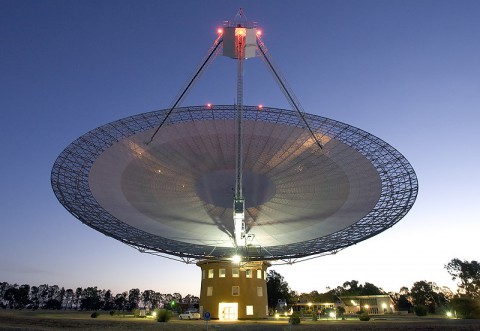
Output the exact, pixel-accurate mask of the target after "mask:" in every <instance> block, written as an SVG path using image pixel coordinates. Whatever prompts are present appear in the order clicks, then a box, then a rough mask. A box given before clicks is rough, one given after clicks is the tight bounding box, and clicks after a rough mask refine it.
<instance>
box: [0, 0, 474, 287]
mask: <svg viewBox="0 0 480 331" xmlns="http://www.w3.org/2000/svg"><path fill="white" fill-rule="evenodd" d="M239 7H244V9H245V13H246V15H247V17H248V18H249V19H250V20H253V21H257V22H258V24H259V26H260V27H261V29H262V30H263V40H264V42H265V43H266V45H267V47H268V49H269V50H270V52H271V54H272V56H273V58H274V59H275V62H276V64H277V66H278V67H279V68H280V69H281V71H282V72H283V74H284V76H285V77H286V79H287V80H288V82H289V85H290V86H291V88H292V89H293V90H294V91H295V93H296V95H297V97H298V98H299V99H300V101H301V103H302V105H303V107H304V109H305V110H306V111H307V112H309V113H313V114H317V115H321V116H325V117H329V118H333V119H335V120H339V121H342V122H346V123H348V124H351V125H354V126H356V127H359V128H361V129H364V130H366V131H369V132H370V133H372V134H374V135H376V136H378V137H380V138H381V139H383V140H385V141H387V142H388V143H389V144H391V145H392V146H394V147H395V148H397V149H398V150H399V151H400V152H401V153H402V154H404V155H405V157H406V158H407V159H408V160H409V161H410V162H411V164H412V165H413V167H414V169H415V170H416V172H417V175H418V178H419V183H420V192H419V196H418V199H417V202H416V204H415V205H414V207H413V209H412V210H411V212H410V213H409V214H408V215H407V216H406V217H405V218H404V219H403V220H402V221H400V222H399V223H398V224H397V225H395V226H394V227H393V228H391V229H389V230H387V231H385V232H383V233H381V234H380V235H378V236H376V237H374V238H372V239H369V240H367V241H365V242H362V243H359V244H357V245H355V246H353V247H350V248H347V249H345V250H343V251H341V252H340V253H338V254H337V255H334V256H328V257H323V258H319V259H315V260H311V261H308V262H303V263H301V264H297V265H294V266H282V267H274V269H275V270H277V271H278V272H280V273H281V274H282V275H283V276H284V277H285V278H286V280H287V282H288V283H289V284H290V285H291V287H292V289H294V290H296V291H299V292H310V291H312V290H318V291H320V292H321V291H324V290H325V288H326V287H327V286H329V287H335V286H337V285H341V284H343V282H344V281H347V280H352V279H357V280H359V281H360V282H365V281H368V282H372V283H374V284H375V285H377V286H380V287H383V288H384V289H385V290H387V291H390V290H393V291H398V290H399V289H400V287H401V286H408V287H411V286H412V284H413V282H415V281H418V280H427V281H435V282H436V283H437V284H438V285H441V286H443V285H446V286H449V287H451V288H452V289H455V283H454V282H452V281H451V279H450V277H449V276H448V273H447V272H446V271H445V269H444V267H443V266H444V264H446V263H447V262H448V261H450V260H451V259H452V258H454V257H458V258H461V259H467V260H479V258H480V257H479V255H478V252H479V251H480V244H479V240H478V233H479V232H480V231H479V230H480V219H479V214H480V213H479V211H480V210H479V202H478V190H479V187H480V175H479V174H480V171H479V170H478V169H479V164H480V157H479V155H480V152H479V150H480V149H479V147H478V142H479V141H480V129H479V128H478V126H479V124H480V118H479V117H480V115H479V113H480V64H479V63H480V60H479V59H480V42H479V40H480V23H479V19H478V13H479V12H480V2H479V1H466V0H465V1H441V0H435V1H424V0H422V1H405V0H402V1H393V0H392V1H281V2H280V1H262V2H260V1H182V2H181V1H148V0H144V1H133V0H132V1H107V0H103V1H88V0H87V1H86V0H82V1H75V0H71V1H60V0H59V1H47V0H45V1H23V0H0V128H1V130H0V137H1V142H2V149H3V150H2V153H1V154H2V162H1V163H0V167H1V174H2V176H1V179H0V207H1V210H2V213H1V216H0V224H1V227H0V251H1V252H2V254H0V281H7V282H10V283H15V282H16V283H19V284H23V283H29V284H31V285H38V284H43V283H47V284H50V285H53V284H58V285H60V286H65V287H72V288H74V287H77V286H91V285H96V286H98V287H100V288H105V289H107V288H110V289H112V290H113V291H116V292H119V291H122V290H128V289H130V288H133V287H138V288H140V289H142V290H144V289H154V290H157V291H160V292H180V293H182V294H187V293H191V294H196V295H198V294H199V290H200V270H199V268H198V267H196V266H194V265H193V266H192V265H184V264H182V263H178V262H174V261H170V260H167V259H163V258H159V257H155V256H149V255H144V254H141V253H139V252H137V251H136V250H134V249H132V248H130V247H128V246H126V245H124V244H121V243H120V242H118V241H116V240H114V239H111V238H108V237H106V236H104V235H102V234H100V233H99V232H96V231H95V230H93V229H91V228H89V227H87V226H85V225H83V224H82V223H81V222H80V221H78V220H76V219H75V218H74V217H73V216H71V215H70V214H69V213H68V212H67V211H66V210H65V209H64V208H63V207H62V206H61V205H60V203H59V202H58V201H57V200H56V198H55V196H54V194H53V191H52V189H51V186H50V171H51V167H52V165H53V162H54V161H55V159H56V157H57V156H58V154H59V153H60V152H61V151H62V150H63V149H64V148H65V147H66V146H67V145H68V144H70V143H71V142H72V141H73V140H74V139H76V138H77V137H79V136H80V135H82V134H84V133H86V132H87V131H89V130H91V129H94V128H96V127H98V126H100V125H103V124H105V123H107V122H110V121H114V120H117V119H119V118H122V117H126V116H130V115H134V114H137V113H142V112H147V111H151V110H156V109H163V108H167V107H168V106H169V104H170V103H171V102H172V100H173V98H174V97H175V95H176V94H177V92H178V91H179V90H180V88H181V87H182V86H183V84H184V83H185V81H186V80H187V78H188V77H189V76H190V74H191V73H192V72H193V71H194V69H195V66H196V65H197V64H198V63H199V62H200V60H201V59H202V57H203V56H204V55H205V54H206V52H207V50H208V49H209V47H210V45H211V44H212V42H213V40H214V39H215V37H216V32H215V29H216V28H217V27H218V26H220V25H221V23H222V22H223V21H224V20H229V19H233V17H234V16H235V14H236V12H237V11H238V8H239ZM235 74H236V64H235V62H234V61H232V60H229V59H227V58H223V57H221V58H218V59H217V60H216V61H215V62H214V63H213V64H212V66H211V68H209V70H208V71H207V72H206V74H205V75H204V76H202V78H201V80H200V81H199V82H198V83H197V85H196V87H195V89H194V90H193V92H192V93H191V94H190V95H189V96H188V98H187V99H186V100H185V101H184V103H183V105H203V104H205V103H207V102H212V103H216V104H224V103H232V102H233V100H234V97H235V86H236V85H235V83H236V82H235ZM245 84H246V88H245V103H246V104H253V105H256V104H260V103H261V104H263V105H268V106H272V107H288V104H287V102H286V100H285V98H284V97H283V95H282V94H281V92H280V90H279V89H278V88H277V86H276V84H275V82H274V81H273V79H272V78H271V76H270V73H269V72H268V70H267V68H266V67H265V65H264V64H263V63H262V62H261V60H259V59H251V60H248V61H247V63H246V66H245ZM192 231H194V229H192Z"/></svg>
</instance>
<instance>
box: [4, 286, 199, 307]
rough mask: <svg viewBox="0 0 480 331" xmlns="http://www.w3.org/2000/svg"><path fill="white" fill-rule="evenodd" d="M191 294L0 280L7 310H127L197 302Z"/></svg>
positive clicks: (195, 303)
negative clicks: (18, 282) (74, 287)
mask: <svg viewBox="0 0 480 331" xmlns="http://www.w3.org/2000/svg"><path fill="white" fill-rule="evenodd" d="M198 303H199V298H198V297H196V296H194V295H190V294H188V295H186V296H185V297H182V295H181V294H180V293H173V294H162V293H159V292H156V291H153V290H145V291H140V290H139V289H138V288H134V289H131V290H129V291H125V292H121V293H118V294H113V293H112V291H111V290H103V289H98V288H97V287H96V286H95V287H86V288H81V287H78V288H76V289H75V290H73V289H70V288H69V289H65V288H64V287H59V286H58V285H52V286H50V285H47V284H44V285H39V286H30V285H28V284H24V285H18V284H9V283H7V282H1V283H0V308H10V309H24V308H27V309H77V310H106V311H109V310H118V311H125V310H127V311H131V310H133V309H137V308H139V307H143V308H148V309H156V308H173V306H174V305H178V306H185V307H190V306H195V305H198Z"/></svg>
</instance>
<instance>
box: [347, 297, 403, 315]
mask: <svg viewBox="0 0 480 331" xmlns="http://www.w3.org/2000/svg"><path fill="white" fill-rule="evenodd" d="M340 300H342V302H343V305H344V307H345V313H346V314H355V313H357V312H358V311H360V310H361V309H363V310H364V311H366V312H367V313H368V314H372V315H377V314H380V315H381V314H389V313H393V312H394V311H395V310H394V307H395V306H394V302H393V300H392V298H391V297H390V296H389V295H387V294H383V295H353V296H345V297H340Z"/></svg>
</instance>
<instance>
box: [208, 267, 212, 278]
mask: <svg viewBox="0 0 480 331" xmlns="http://www.w3.org/2000/svg"><path fill="white" fill-rule="evenodd" d="M208 278H213V269H208Z"/></svg>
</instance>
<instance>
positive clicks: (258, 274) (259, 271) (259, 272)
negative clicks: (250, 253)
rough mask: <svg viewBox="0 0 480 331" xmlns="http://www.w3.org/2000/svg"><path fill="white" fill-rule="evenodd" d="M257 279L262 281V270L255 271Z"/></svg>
mask: <svg viewBox="0 0 480 331" xmlns="http://www.w3.org/2000/svg"><path fill="white" fill-rule="evenodd" d="M257 278H258V279H262V270H257Z"/></svg>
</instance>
